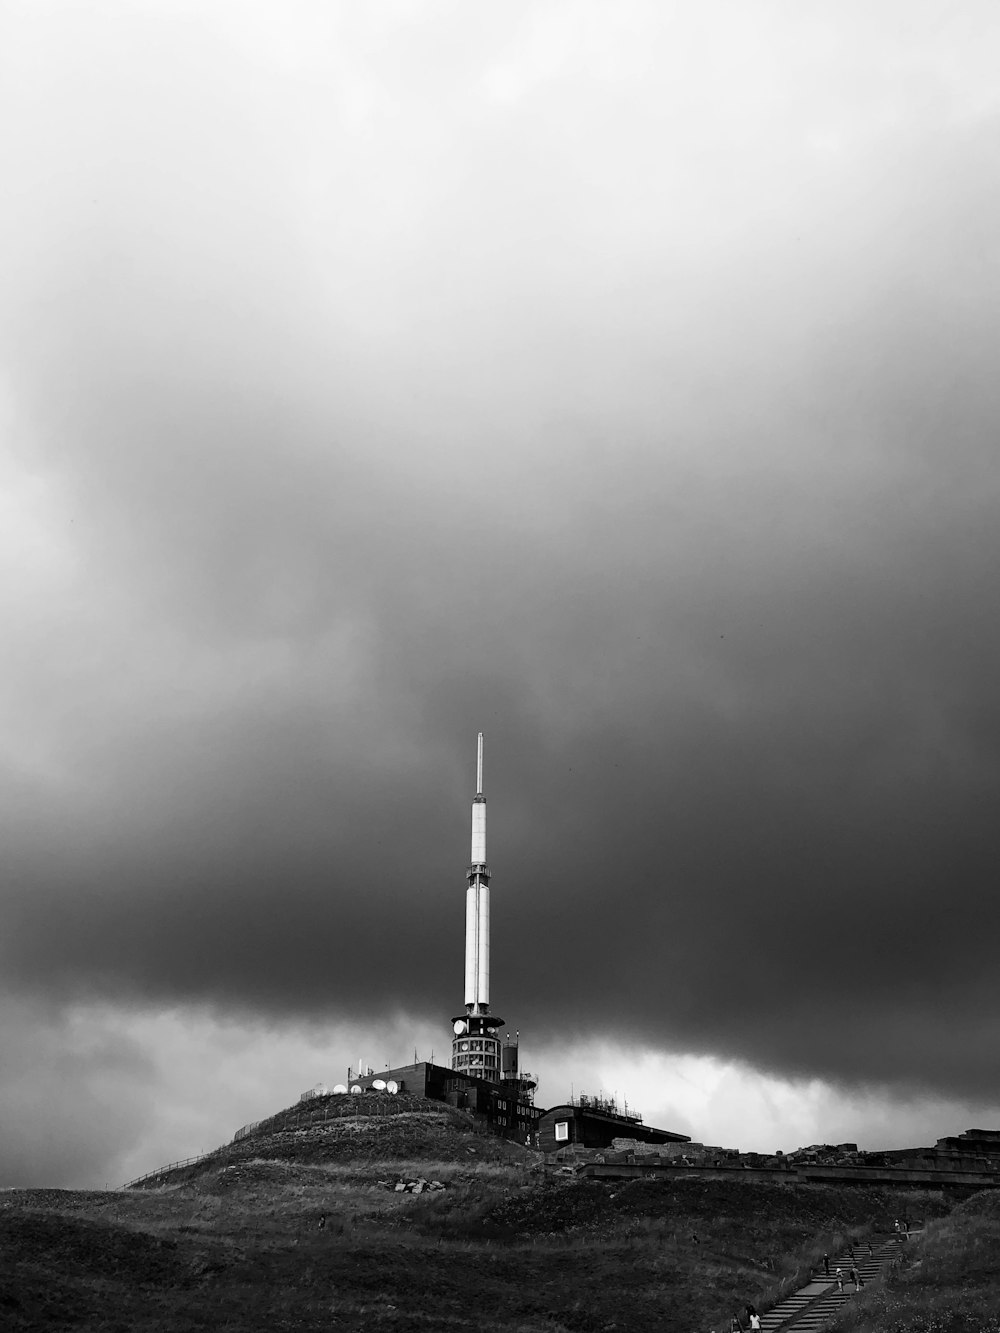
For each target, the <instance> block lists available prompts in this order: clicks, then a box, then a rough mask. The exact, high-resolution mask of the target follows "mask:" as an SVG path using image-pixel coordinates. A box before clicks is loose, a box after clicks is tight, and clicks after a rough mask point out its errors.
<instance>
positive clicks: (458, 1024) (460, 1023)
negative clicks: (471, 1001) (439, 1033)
mask: <svg viewBox="0 0 1000 1333" xmlns="http://www.w3.org/2000/svg"><path fill="white" fill-rule="evenodd" d="M468 1030H469V1025H468V1023H467V1022H466V1021H465V1019H464V1018H456V1019H455V1036H456V1037H460V1036H461V1035H462V1033H463V1032H468Z"/></svg>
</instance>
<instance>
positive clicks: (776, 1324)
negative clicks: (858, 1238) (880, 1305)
mask: <svg viewBox="0 0 1000 1333" xmlns="http://www.w3.org/2000/svg"><path fill="white" fill-rule="evenodd" d="M917 1234H919V1233H918V1232H917V1230H916V1229H914V1230H912V1231H910V1232H909V1233H905V1232H904V1233H901V1234H894V1235H891V1236H889V1237H887V1238H886V1239H885V1240H883V1241H879V1242H878V1243H877V1244H876V1243H874V1242H873V1243H872V1253H871V1255H868V1254H867V1253H864V1254H862V1252H861V1251H862V1249H864V1250H866V1251H867V1247H868V1242H867V1241H862V1242H861V1243H860V1244H859V1245H855V1247H854V1253H855V1258H854V1259H853V1260H852V1259H851V1256H850V1254H849V1253H848V1252H847V1251H846V1250H845V1251H844V1253H843V1254H838V1255H837V1256H836V1257H835V1258H834V1257H833V1256H831V1258H830V1271H831V1273H836V1271H837V1269H838V1268H839V1269H841V1271H842V1272H843V1275H844V1290H843V1291H839V1290H838V1288H837V1281H836V1278H834V1277H829V1278H828V1277H826V1276H825V1275H824V1276H822V1277H817V1278H814V1279H813V1280H812V1281H811V1282H807V1283H806V1285H805V1286H804V1287H800V1288H799V1290H798V1291H795V1292H793V1293H792V1294H791V1295H790V1296H786V1297H785V1299H784V1300H783V1301H781V1302H779V1304H778V1305H776V1306H774V1308H773V1309H771V1310H768V1312H767V1314H765V1315H761V1318H760V1326H761V1329H762V1330H763V1333H775V1330H777V1329H786V1328H790V1327H794V1329H795V1333H818V1330H819V1329H821V1328H823V1327H825V1325H826V1323H827V1321H828V1320H830V1319H831V1318H832V1317H833V1316H834V1315H835V1314H836V1313H837V1311H838V1310H839V1309H840V1307H841V1306H842V1305H843V1304H844V1302H845V1301H849V1300H851V1299H852V1298H853V1297H854V1295H855V1291H854V1283H853V1282H850V1281H849V1280H848V1277H847V1274H848V1272H849V1270H850V1268H851V1265H852V1263H853V1266H854V1267H855V1268H856V1269H857V1270H858V1272H859V1273H860V1274H861V1279H862V1281H863V1282H864V1284H865V1285H866V1286H867V1285H868V1283H870V1282H874V1281H877V1280H878V1279H879V1278H881V1277H882V1276H883V1275H884V1274H885V1272H886V1270H887V1269H888V1268H889V1267H890V1266H891V1265H892V1263H893V1261H894V1260H896V1259H898V1258H899V1256H900V1254H901V1253H902V1251H903V1246H904V1245H905V1244H906V1239H907V1235H911V1236H913V1235H917Z"/></svg>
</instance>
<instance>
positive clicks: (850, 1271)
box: [847, 1264, 858, 1291]
mask: <svg viewBox="0 0 1000 1333" xmlns="http://www.w3.org/2000/svg"><path fill="white" fill-rule="evenodd" d="M847 1276H848V1277H849V1278H850V1279H851V1281H852V1282H853V1283H854V1290H855V1291H857V1289H858V1270H857V1269H856V1268H855V1267H854V1265H853V1264H851V1266H850V1268H849V1269H848V1270H847Z"/></svg>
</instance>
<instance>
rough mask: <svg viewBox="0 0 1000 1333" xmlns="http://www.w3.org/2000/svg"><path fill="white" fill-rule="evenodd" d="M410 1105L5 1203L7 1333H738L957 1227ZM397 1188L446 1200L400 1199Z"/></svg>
mask: <svg viewBox="0 0 1000 1333" xmlns="http://www.w3.org/2000/svg"><path fill="white" fill-rule="evenodd" d="M398 1106H399V1109H398V1110H396V1111H394V1112H392V1113H390V1114H389V1115H383V1114H382V1113H381V1112H380V1111H378V1110H377V1109H376V1110H374V1111H373V1112H372V1114H370V1115H369V1116H367V1117H366V1116H364V1115H358V1114H357V1112H358V1111H360V1110H362V1109H363V1108H361V1107H360V1106H359V1105H358V1103H357V1102H355V1106H354V1112H355V1114H354V1115H353V1116H348V1115H344V1116H340V1115H337V1116H327V1117H326V1118H325V1120H324V1119H322V1118H321V1117H320V1116H319V1115H317V1114H316V1108H314V1110H313V1114H312V1115H304V1114H297V1115H296V1116H293V1117H290V1118H287V1119H285V1120H284V1121H282V1123H281V1124H280V1125H275V1124H265V1125H264V1126H263V1127H261V1130H260V1132H259V1133H257V1134H255V1135H254V1136H253V1137H252V1138H249V1139H245V1140H243V1141H241V1142H240V1143H239V1144H237V1145H235V1149H236V1151H235V1152H233V1153H230V1152H228V1150H227V1151H226V1152H225V1153H223V1154H221V1155H220V1154H217V1155H215V1156H214V1157H213V1159H212V1160H209V1161H207V1162H202V1163H199V1164H197V1166H196V1167H194V1168H188V1169H185V1171H184V1172H181V1173H178V1175H177V1176H176V1177H175V1178H174V1179H173V1180H172V1181H171V1182H170V1183H169V1184H164V1185H160V1186H158V1187H155V1188H151V1189H145V1188H144V1189H139V1190H128V1191H118V1192H114V1193H100V1192H80V1193H78V1192H66V1191H58V1190H34V1191H33V1190H16V1191H9V1192H7V1193H4V1194H0V1257H2V1258H3V1265H2V1268H0V1328H3V1329H4V1330H5V1333H7V1330H10V1333H21V1331H22V1330H28V1329H31V1330H35V1329H39V1330H42V1329H44V1330H59V1329H63V1328H66V1329H69V1328H74V1329H79V1330H83V1331H86V1330H91V1329H93V1330H98V1329H100V1330H103V1331H104V1333H166V1330H170V1333H185V1331H189V1330H195V1329H197V1330H208V1329H212V1330H216V1329H226V1328H230V1329H233V1330H237V1329H238V1330H245V1331H246V1333H256V1330H262V1331H263V1330H268V1333H271V1331H272V1330H280V1329H299V1330H309V1329H316V1330H319V1329H323V1330H328V1329H343V1330H353V1329H361V1328H365V1329H379V1328H386V1329H392V1330H432V1331H441V1333H444V1331H447V1330H452V1329H454V1330H466V1329H467V1330H476V1333H598V1331H600V1333H605V1331H607V1333H611V1331H612V1330H614V1331H615V1333H623V1331H624V1330H641V1331H642V1333H649V1331H650V1330H657V1329H664V1330H666V1329H670V1330H676V1329H678V1328H688V1329H704V1330H708V1329H712V1328H715V1329H721V1328H723V1327H726V1328H728V1323H729V1315H730V1314H731V1313H732V1312H733V1311H734V1310H735V1309H736V1307H737V1305H742V1304H744V1303H745V1302H746V1301H747V1300H752V1301H754V1302H755V1303H756V1304H757V1305H758V1306H759V1307H764V1306H766V1305H767V1304H768V1303H770V1302H771V1301H773V1300H776V1299H777V1298H778V1297H779V1296H780V1294H781V1293H782V1291H783V1290H785V1289H786V1288H787V1287H788V1285H789V1284H791V1283H794V1282H795V1281H796V1279H797V1277H798V1276H799V1275H801V1274H802V1272H803V1268H804V1267H805V1266H807V1265H808V1264H809V1263H810V1262H811V1261H812V1260H814V1259H816V1258H818V1256H819V1255H820V1254H821V1253H822V1251H823V1249H824V1248H827V1247H829V1248H834V1247H835V1246H836V1244H837V1238H838V1237H839V1236H841V1235H846V1234H854V1235H858V1236H860V1235H862V1234H866V1233H867V1232H868V1231H870V1230H872V1229H878V1228H881V1229H883V1230H885V1229H888V1228H889V1227H890V1226H891V1223H892V1218H893V1217H894V1216H895V1215H896V1214H897V1213H899V1212H906V1213H908V1214H909V1215H910V1216H911V1217H914V1218H919V1217H925V1216H938V1215H943V1214H944V1213H945V1212H946V1211H947V1208H948V1204H947V1203H946V1202H944V1201H943V1200H942V1199H941V1197H940V1196H939V1195H917V1194H912V1195H909V1196H906V1195H902V1194H900V1193H898V1192H892V1191H887V1190H885V1191H884V1190H869V1189H858V1188H852V1187H844V1188H837V1187H829V1186H818V1185H786V1184H771V1183H765V1182H755V1181H753V1180H752V1179H743V1178H738V1179H736V1180H732V1181H709V1180H699V1179H697V1178H695V1179H688V1180H685V1181H681V1182H661V1181H656V1180H648V1179H643V1180H634V1181H630V1182H627V1183H623V1182H615V1181H596V1180H577V1179H572V1178H567V1179H558V1180H552V1179H544V1178H543V1177H542V1175H541V1172H540V1170H539V1168H538V1165H537V1163H536V1162H535V1160H534V1159H533V1158H532V1157H531V1155H529V1154H525V1153H524V1152H523V1150H520V1149H517V1148H515V1147H512V1146H511V1145H508V1144H504V1143H502V1142H499V1141H497V1140H494V1139H489V1138H485V1137H483V1136H482V1135H480V1134H477V1133H475V1132H474V1131H473V1128H472V1126H471V1124H470V1122H469V1120H468V1118H467V1117H465V1116H463V1115H461V1114H459V1113H454V1112H450V1111H448V1108H440V1107H439V1106H438V1105H437V1104H434V1103H423V1104H421V1105H418V1106H414V1107H409V1106H403V1104H402V1103H398ZM293 1110H294V1108H293ZM275 1119H278V1118H275ZM352 1120H353V1121H354V1122H355V1123H354V1126H353V1127H348V1126H349V1122H350V1121H352ZM366 1121H367V1123H365V1122H366ZM398 1176H402V1177H404V1178H407V1179H410V1178H413V1177H414V1176H424V1177H427V1178H428V1179H432V1178H436V1179H438V1180H440V1181H442V1182H443V1183H444V1184H445V1185H446V1186H447V1188H446V1189H444V1190H441V1191H437V1192H434V1193H430V1194H427V1193H425V1194H421V1195H411V1194H406V1193H396V1192H395V1191H394V1189H393V1188H392V1186H393V1185H394V1183H395V1181H396V1179H397V1177H398ZM321 1214H325V1216H326V1225H325V1228H324V1229H322V1230H320V1229H319V1228H318V1226H317V1221H318V1218H319V1216H320V1215H321Z"/></svg>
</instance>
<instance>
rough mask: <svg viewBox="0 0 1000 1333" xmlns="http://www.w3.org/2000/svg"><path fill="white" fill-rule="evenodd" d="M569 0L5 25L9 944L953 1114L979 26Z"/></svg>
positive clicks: (992, 790) (995, 225)
mask: <svg viewBox="0 0 1000 1333" xmlns="http://www.w3.org/2000/svg"><path fill="white" fill-rule="evenodd" d="M740 9H741V10H742V9H743V7H740ZM615 10H616V13H619V12H620V13H624V14H626V15H627V16H629V17H630V18H631V19H632V20H634V23H633V26H632V27H630V26H629V23H627V22H625V21H618V20H615V21H614V22H612V20H611V19H610V18H609V19H607V22H608V24H609V25H610V28H611V31H610V32H609V34H608V40H607V42H606V43H604V42H602V41H601V40H598V38H599V37H600V36H601V33H600V30H599V29H600V22H601V18H600V15H601V13H602V11H600V10H596V11H595V10H591V9H590V7H588V6H585V5H583V6H573V7H572V8H571V9H567V8H566V7H563V6H559V5H552V6H547V5H543V6H540V7H538V6H536V7H531V8H528V7H522V8H518V7H514V8H513V9H509V8H508V7H504V15H505V18H504V22H503V23H501V19H500V11H499V9H497V10H491V11H489V13H487V12H486V11H484V12H483V14H481V15H479V16H478V17H476V18H475V19H472V18H468V17H465V16H463V17H458V16H457V14H456V11H455V10H453V9H450V8H448V7H440V6H402V5H401V6H399V7H398V8H395V9H392V10H391V12H390V13H389V15H388V17H383V18H379V19H376V18H375V17H373V16H369V15H363V16H362V15H361V14H360V13H359V11H357V10H354V11H353V13H352V12H351V8H350V7H349V8H347V9H341V8H339V7H336V6H333V7H317V8H316V9H315V10H313V9H310V8H308V7H305V6H303V7H299V8H292V9H289V11H288V14H289V17H288V19H287V20H285V19H281V18H279V17H278V16H277V14H276V12H275V11H271V10H267V9H258V8H254V7H249V6H248V7H247V8H246V10H245V11H244V13H245V16H246V17H244V18H241V17H240V14H239V13H237V11H234V10H230V9H229V8H227V7H226V6H223V5H219V6H218V7H208V8H207V9H205V10H202V9H200V8H199V10H198V11H197V14H198V15H201V16H202V17H200V18H196V17H195V14H196V11H194V10H192V11H191V13H190V14H188V15H187V17H184V11H174V12H170V11H168V9H167V8H166V7H163V8H161V7H158V6H149V7H148V8H146V9H145V10H143V11H142V12H141V15H137V14H133V15H132V16H131V17H129V16H127V15H126V14H125V12H124V11H121V10H119V11H115V10H114V9H113V8H112V9H110V10H108V11H106V12H104V13H102V15H99V16H96V17H95V16H93V15H92V16H90V17H91V18H92V19H95V21H94V22H89V21H88V22H87V23H84V22H83V20H82V18H81V17H80V16H79V13H76V12H74V10H73V7H69V6H67V7H59V6H48V7H46V9H45V12H44V14H41V11H40V10H33V9H30V8H24V9H22V10H20V11H18V13H17V15H16V17H15V18H13V19H8V23H9V24H10V25H11V26H12V27H13V28H15V29H16V31H15V32H14V36H15V37H16V38H17V41H16V42H15V43H14V44H13V45H12V44H10V43H8V44H7V50H8V51H11V50H16V51H17V52H18V59H17V61H16V62H15V59H14V57H13V56H9V57H7V59H8V63H9V66H10V68H9V69H8V71H7V73H8V74H9V76H10V77H5V78H4V79H3V80H2V81H0V82H2V85H3V86H4V88H5V89H6V91H5V93H4V99H5V101H6V104H7V105H6V113H7V114H6V115H5V116H4V121H5V123H6V124H7V126H8V130H7V132H6V134H5V142H4V152H5V155H6V159H7V161H8V164H9V167H10V171H11V173H12V177H13V179H15V180H16V182H17V184H18V190H17V191H16V195H15V202H14V206H13V207H11V208H10V209H9V210H7V214H6V218H5V220H4V221H3V222H2V223H0V227H2V230H3V235H2V237H0V240H2V250H3V255H4V258H3V259H2V260H0V281H2V284H3V288H4V291H5V293H6V297H5V300H4V301H3V312H4V313H3V314H2V316H0V320H2V326H0V340H2V341H0V352H2V357H3V367H4V370H3V392H2V395H0V404H2V405H0V412H2V419H3V423H4V436H5V438H6V440H7V446H6V448H5V450H4V457H3V468H4V476H5V490H6V492H7V495H8V497H10V499H9V520H10V521H9V522H7V523H5V525H4V527H5V535H4V537H3V538H2V539H0V544H2V549H3V553H4V568H5V570H6V573H5V575H4V578H3V584H2V588H0V597H2V605H3V609H4V616H5V620H6V623H7V625H8V627H9V633H8V644H7V654H6V657H7V664H6V667H5V669H4V673H3V685H4V690H3V700H4V702H3V734H2V751H0V824H2V828H0V835H2V845H3V848H4V852H3V858H4V862H5V873H4V880H5V885H6V887H5V890H4V899H3V918H4V928H3V931H2V936H0V939H2V942H0V960H2V967H3V970H4V973H5V975H6V976H7V978H8V981H9V983H10V984H11V985H14V986H16V987H18V988H20V989H21V990H22V991H24V992H25V993H28V992H32V993H38V992H40V993H43V994H45V995H47V996H50V997H54V998H55V999H69V998H72V997H80V996H84V997H95V998H101V999H117V1000H121V1001H122V1002H123V1003H125V1002H133V1001H140V1000H141V1001H143V1002H153V1003H156V1002H161V1001H162V1002H163V1003H173V1002H178V1001H187V1000H190V1001H195V1002H198V1003H203V1002H204V1003H210V1004H215V1005H218V1006H219V1007H220V1008H223V1009H227V1008H228V1009H232V1010H235V1011H238V1010H247V1011H254V1012H262V1013H271V1014H296V1013H301V1014H302V1015H304V1016H309V1017H311V1018H315V1017H318V1016H322V1015H324V1014H331V1015H333V1014H337V1015H355V1016H363V1015H365V1014H377V1013H389V1012H394V1011H395V1010H396V1009H397V1008H398V1006H400V1005H403V1006H407V1007H409V1008H410V1009H412V1011H413V1012H414V1013H418V1014H422V1015H428V1014H440V1015H441V1017H442V1020H444V1019H445V1018H446V1017H447V1015H448V1014H450V1013H452V1012H453V1011H454V1010H455V1009H456V1008H458V1007H460V1001H461V991H460V987H461V948H462V936H461V932H462V928H463V903H462V892H463V884H464V881H463V867H464V860H465V857H466V856H467V841H468V830H467V825H468V800H469V797H470V795H471V782H472V774H473V757H474V749H473V747H474V741H475V733H476V731H477V730H479V729H483V730H484V731H485V732H486V733H487V738H488V739H487V747H488V748H487V793H488V796H489V801H490V805H489V810H490V821H491V837H490V859H491V862H492V864H493V868H494V885H495V896H494V939H493V944H494V996H495V1000H496V1007H497V1008H498V1009H499V1010H500V1012H502V1013H503V1014H505V1016H506V1017H508V1018H509V1019H510V1021H511V1022H512V1024H515V1025H517V1026H519V1027H522V1028H524V1029H529V1030H531V1031H532V1032H534V1033H536V1034H538V1037H539V1040H545V1041H549V1040H553V1039H554V1038H555V1037H556V1036H557V1035H558V1034H559V1033H560V1032H567V1033H572V1034H574V1035H576V1034H580V1033H584V1032H590V1033H594V1034H598V1035H613V1034H615V1033H625V1034H627V1035H628V1037H629V1039H630V1040H641V1041H645V1042H648V1043H650V1044H653V1045H657V1044H659V1045H662V1046H664V1047H667V1048H673V1049H689V1050H698V1051H706V1052H713V1053H719V1054H722V1055H726V1056H737V1057H740V1058H742V1059H745V1060H748V1061H751V1062H754V1063H756V1064H758V1065H759V1066H761V1067H763V1068H768V1069H772V1070H775V1071H779V1072H783V1073H786V1074H793V1075H794V1074H818V1075H822V1076H823V1077H826V1078H828V1079H832V1080H833V1081H835V1082H836V1081H843V1082H846V1083H854V1082H861V1083H865V1082H873V1081H888V1082H893V1083H898V1084H899V1085H901V1086H906V1087H915V1086H922V1087H926V1088H932V1089H939V1090H940V1089H949V1090H960V1091H963V1092H968V1093H969V1094H970V1095H971V1094H976V1095H980V1094H981V1095H987V1094H994V1093H995V1092H996V1083H995V1075H994V1074H993V1072H992V1069H991V1067H990V1063H989V1061H988V1060H986V1059H984V1052H986V1051H989V1050H991V1049H993V1046H994V1044H995V1040H996V1037H997V1035H998V1027H1000V1018H998V1014H1000V1010H998V982H997V975H998V973H997V969H996V964H995V958H994V956H993V955H994V952H995V948H994V941H995V938H996V931H997V927H998V924H1000V919H998V918H1000V909H998V907H997V905H996V902H997V900H996V894H995V891H994V881H995V870H994V867H995V860H996V851H995V847H996V832H995V827H996V815H995V812H996V810H997V808H998V806H1000V755H998V744H1000V710H998V705H997V701H996V681H997V679H998V678H1000V629H998V622H997V617H996V614H995V602H996V593H995V587H996V571H997V569H998V568H1000V535H998V533H1000V525H998V523H997V498H998V496H997V492H998V472H997V468H996V462H995V452H996V439H997V433H998V426H1000V400H998V389H997V383H998V381H997V377H996V374H995V369H994V366H993V361H994V359H995V358H994V349H995V347H996V346H997V340H998V333H1000V330H998V328H997V322H998V316H997V311H998V310H1000V303H998V300H997V297H998V291H997V287H998V282H997V252H996V241H995V238H996V236H997V235H998V234H1000V199H998V194H997V184H996V181H997V178H996V171H995V145H996V136H997V131H998V117H997V112H996V110H995V109H994V107H993V106H992V105H991V104H990V103H989V95H990V90H989V84H990V82H991V79H992V75H991V74H990V62H989V61H985V64H984V66H983V69H984V73H983V75H982V77H981V78H980V77H978V73H977V70H978V67H977V65H976V59H982V60H985V57H983V56H982V54H981V48H982V47H983V46H985V47H986V48H987V49H995V45H996V43H995V36H996V32H995V20H993V19H990V18H989V14H990V11H989V10H988V9H986V8H984V9H983V10H982V11H981V13H980V14H979V17H980V18H981V19H982V24H983V29H982V35H981V39H977V35H976V33H975V32H974V31H972V30H971V29H969V30H966V28H965V27H963V28H962V29H961V30H956V29H954V27H948V26H947V20H946V18H945V8H944V7H943V6H942V7H939V8H938V9H936V10H935V9H934V8H933V7H928V9H927V10H926V12H925V11H922V15H923V18H922V20H921V22H920V23H918V24H917V25H916V27H915V29H914V31H913V33H912V35H911V36H910V38H909V39H908V44H904V45H903V46H902V47H900V46H899V45H898V44H895V43H894V41H893V38H892V34H891V33H890V32H889V26H890V25H887V26H886V29H885V30H884V31H883V30H881V29H879V28H878V27H877V26H875V27H871V28H869V27H867V26H866V24H867V22H868V21H867V20H866V19H865V17H864V15H863V13H862V11H861V10H860V9H859V10H857V11H855V10H853V9H851V8H850V7H847V8H845V10H844V11H843V15H842V17H841V19H840V20H838V25H835V27H834V28H832V29H830V30H825V29H823V28H822V27H821V26H816V27H810V26H809V24H808V23H807V21H806V20H805V19H802V18H798V19H797V18H796V17H795V14H796V12H798V13H801V11H796V10H795V8H794V7H782V6H761V7H760V11H759V17H760V18H761V22H762V23H763V30H762V32H760V33H757V34H756V36H755V37H754V40H753V42H751V43H750V46H749V48H747V45H746V43H747V41H748V36H747V33H746V32H745V31H743V29H742V27H741V25H740V24H739V23H737V22H736V21H735V18H734V17H733V16H734V15H735V13H736V10H734V9H730V8H727V7H719V9H718V12H715V11H713V15H710V16H708V17H706V18H704V19H703V20H698V21H696V20H693V19H692V20H685V23H686V24H687V26H685V27H679V26H678V25H680V23H681V20H680V18H679V17H678V16H677V15H674V18H673V20H672V22H673V24H674V26H673V27H671V24H670V23H667V22H666V20H665V19H664V18H663V17H662V15H663V14H664V13H665V11H664V10H663V8H662V7H653V8H648V7H646V6H642V5H636V6H632V7H630V6H624V7H622V9H621V11H619V8H618V7H617V6H616V7H615ZM604 12H605V13H606V12H607V11H604ZM670 12H671V13H673V11H670ZM900 12H901V13H902V12H903V9H902V8H901V10H900ZM905 12H906V13H907V14H909V13H911V12H912V11H911V9H910V8H909V7H906V10H905ZM465 14H466V15H467V11H465ZM573 14H579V15H585V16H586V22H584V21H583V20H582V19H581V21H580V22H579V24H575V22H574V19H573ZM720 14H721V15H723V16H729V17H733V30H732V31H731V32H729V33H728V34H727V35H725V36H724V37H723V38H722V39H720V44H719V45H717V46H713V45H712V42H713V41H714V40H715V38H714V37H712V33H713V31H714V30H713V29H712V27H711V23H710V18H712V17H713V16H714V18H715V19H718V18H719V16H720ZM178 15H180V16H178ZM658 15H659V17H658ZM206 16H209V17H206ZM330 16H333V17H330ZM938 20H939V21H938ZM987 23H989V24H991V25H992V26H990V27H987V26H986V25H987ZM192 24H193V25H194V28H193V29H192V27H191V25H192ZM595 24H597V25H598V28H597V30H596V36H595V33H594V31H592V30H593V29H594V25H595ZM935 24H936V25H937V26H935ZM588 25H589V26H588ZM192 31H194V32H196V33H197V35H198V40H197V41H195V42H192V41H191V40H190V37H191V32H192ZM279 37H280V38H281V40H278V38H279ZM446 37H447V39H448V40H447V41H446V40H445V38H446ZM854 38H857V39H858V40H857V41H856V42H855V41H854V40H853V39H854ZM977 50H979V51H980V55H979V56H978V57H977V56H976V54H975V53H976V51H977ZM942 53H943V54H942ZM956 53H957V55H959V56H961V57H962V58H965V57H966V56H967V57H968V60H969V62H970V63H969V65H968V67H967V68H968V75H969V77H968V78H967V79H965V80H963V81H962V82H961V83H960V85H956V83H955V80H954V77H953V69H952V65H951V63H949V59H948V55H949V54H956ZM699 56H700V58H701V63H700V64H699V63H698V59H697V58H696V57H699ZM692 61H693V63H692Z"/></svg>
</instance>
